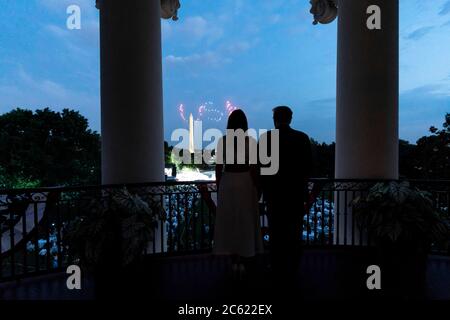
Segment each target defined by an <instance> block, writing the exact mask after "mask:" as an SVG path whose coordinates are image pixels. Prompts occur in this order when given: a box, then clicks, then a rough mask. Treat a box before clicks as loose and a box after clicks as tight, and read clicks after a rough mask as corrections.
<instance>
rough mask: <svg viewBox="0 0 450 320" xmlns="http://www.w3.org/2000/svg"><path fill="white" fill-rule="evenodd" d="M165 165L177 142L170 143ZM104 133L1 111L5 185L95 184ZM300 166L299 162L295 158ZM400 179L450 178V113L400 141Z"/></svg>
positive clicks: (319, 162) (317, 150) (42, 114)
mask: <svg viewBox="0 0 450 320" xmlns="http://www.w3.org/2000/svg"><path fill="white" fill-rule="evenodd" d="M311 143H312V148H313V156H314V159H315V161H314V163H315V165H314V170H313V172H312V176H313V177H324V178H332V177H334V154H335V143H334V142H333V143H330V144H327V143H319V142H317V141H315V140H314V139H311ZM164 145H165V154H166V164H167V166H170V165H171V162H172V160H171V159H172V157H171V155H170V154H171V151H172V147H171V146H169V144H168V143H167V142H166V143H165V144H164ZM100 155H101V137H100V135H99V134H98V133H97V132H95V131H92V130H91V129H89V122H88V120H87V119H86V118H85V117H84V116H82V115H81V114H80V113H79V112H77V111H74V110H69V109H64V110H62V111H61V112H57V111H52V110H50V109H49V108H45V109H42V110H36V111H34V112H33V111H31V110H25V109H20V108H18V109H15V110H12V111H10V112H7V113H5V114H2V115H0V188H27V187H40V186H68V185H96V184H100V181H101V179H100V177H101V161H100ZM292 165H293V167H295V162H293V164H292ZM399 168H400V176H401V178H407V179H450V114H449V113H447V114H446V115H445V120H444V123H443V125H442V128H437V127H434V126H432V127H431V128H430V129H429V132H428V134H427V135H425V136H423V137H421V138H420V139H419V140H417V142H416V144H411V143H410V142H408V141H405V140H400V141H399Z"/></svg>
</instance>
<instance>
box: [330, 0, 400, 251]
mask: <svg viewBox="0 0 450 320" xmlns="http://www.w3.org/2000/svg"><path fill="white" fill-rule="evenodd" d="M338 4H339V23H338V52H337V107H336V163H335V171H336V174H335V177H336V178H338V179H398V90H399V80H398V77H399V75H398V69H399V56H398V55H399V49H398V48H399V26H398V24H399V18H398V16H399V1H398V0H339V2H338ZM371 5H377V6H378V7H379V8H380V9H381V30H369V29H368V28H367V19H368V18H369V16H370V14H367V8H368V7H369V6H371ZM353 195H354V194H353V193H351V192H350V193H348V194H347V196H345V194H344V193H343V192H341V193H340V195H339V204H338V201H337V199H336V202H335V209H336V210H335V226H334V231H335V242H336V236H337V235H339V244H344V239H345V240H346V241H345V243H346V244H352V243H355V244H359V243H360V234H359V230H357V228H356V225H355V224H353V223H352V219H353V215H352V212H351V208H349V207H348V205H349V203H350V202H351V201H352V199H353ZM357 195H358V194H357ZM338 219H339V221H338ZM363 242H365V241H364V240H363Z"/></svg>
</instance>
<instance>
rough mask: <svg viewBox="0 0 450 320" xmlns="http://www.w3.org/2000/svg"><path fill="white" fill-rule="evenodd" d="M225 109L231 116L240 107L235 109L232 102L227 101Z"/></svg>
mask: <svg viewBox="0 0 450 320" xmlns="http://www.w3.org/2000/svg"><path fill="white" fill-rule="evenodd" d="M225 109H226V110H227V113H228V116H229V115H230V114H231V113H232V112H233V111H234V110H237V109H238V107H235V106H234V105H233V104H232V103H231V102H230V101H227V102H226V103H225Z"/></svg>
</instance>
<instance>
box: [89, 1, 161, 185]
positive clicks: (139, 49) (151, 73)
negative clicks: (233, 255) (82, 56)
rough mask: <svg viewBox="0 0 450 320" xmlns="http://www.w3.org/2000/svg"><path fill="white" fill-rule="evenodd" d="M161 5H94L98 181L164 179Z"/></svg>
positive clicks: (100, 3) (143, 3)
mask: <svg viewBox="0 0 450 320" xmlns="http://www.w3.org/2000/svg"><path fill="white" fill-rule="evenodd" d="M160 3H161V2H160V1H159V0H146V1H143V0H126V1H117V0H101V1H99V3H98V5H99V8H100V39H101V40H100V51H101V53H100V54H101V125H102V128H101V133H102V183H103V184H116V183H139V182H152V181H164V134H163V99H162V96H163V95H162V61H161V59H162V54H161V20H160V18H161V8H160Z"/></svg>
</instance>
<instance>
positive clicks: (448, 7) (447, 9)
mask: <svg viewBox="0 0 450 320" xmlns="http://www.w3.org/2000/svg"><path fill="white" fill-rule="evenodd" d="M447 13H450V1H447V2H446V3H445V4H444V5H443V6H442V10H441V11H440V12H439V14H440V15H442V16H443V15H446V14H447Z"/></svg>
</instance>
